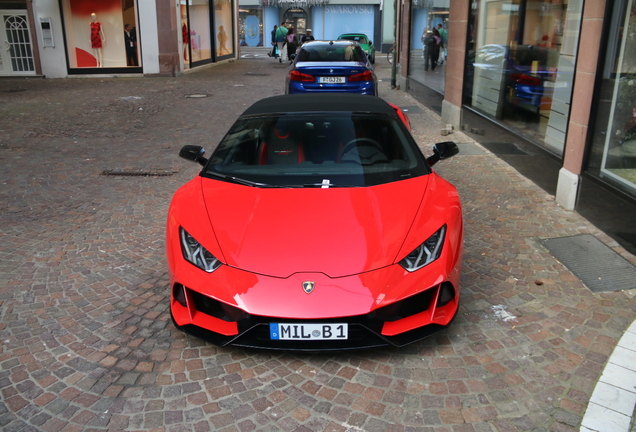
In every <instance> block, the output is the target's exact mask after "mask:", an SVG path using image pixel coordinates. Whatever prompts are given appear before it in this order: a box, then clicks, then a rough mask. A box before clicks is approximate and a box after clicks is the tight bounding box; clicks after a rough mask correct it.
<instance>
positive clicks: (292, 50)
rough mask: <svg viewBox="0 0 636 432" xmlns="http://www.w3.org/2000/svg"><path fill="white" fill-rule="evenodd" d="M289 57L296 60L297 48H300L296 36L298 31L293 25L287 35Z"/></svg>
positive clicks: (290, 59)
mask: <svg viewBox="0 0 636 432" xmlns="http://www.w3.org/2000/svg"><path fill="white" fill-rule="evenodd" d="M285 38H286V39H287V41H286V42H287V58H288V59H289V61H290V62H291V61H292V60H294V56H295V55H296V50H297V49H298V38H297V37H296V33H295V31H294V28H293V27H290V28H289V30H288V32H287V36H286V37H285Z"/></svg>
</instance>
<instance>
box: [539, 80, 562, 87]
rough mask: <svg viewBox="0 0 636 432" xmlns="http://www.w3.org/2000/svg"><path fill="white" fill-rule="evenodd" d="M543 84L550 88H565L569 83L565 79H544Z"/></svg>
mask: <svg viewBox="0 0 636 432" xmlns="http://www.w3.org/2000/svg"><path fill="white" fill-rule="evenodd" d="M543 85H544V86H545V87H548V88H563V87H567V86H568V83H567V82H565V81H556V82H554V81H544V83H543Z"/></svg>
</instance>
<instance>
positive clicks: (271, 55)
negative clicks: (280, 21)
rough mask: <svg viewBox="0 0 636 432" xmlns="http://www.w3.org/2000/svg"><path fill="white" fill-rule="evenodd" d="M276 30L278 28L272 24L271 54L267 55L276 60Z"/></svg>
mask: <svg viewBox="0 0 636 432" xmlns="http://www.w3.org/2000/svg"><path fill="white" fill-rule="evenodd" d="M277 29H278V26H277V25H276V24H274V30H272V52H268V53H267V55H268V56H270V57H274V58H276V57H277V55H276V30H277Z"/></svg>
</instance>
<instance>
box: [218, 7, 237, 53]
mask: <svg viewBox="0 0 636 432" xmlns="http://www.w3.org/2000/svg"><path fill="white" fill-rule="evenodd" d="M214 25H215V27H216V35H215V36H216V56H217V58H218V57H225V56H230V55H233V54H234V44H233V43H232V38H231V35H232V34H234V26H233V24H232V3H231V2H230V1H228V0H214Z"/></svg>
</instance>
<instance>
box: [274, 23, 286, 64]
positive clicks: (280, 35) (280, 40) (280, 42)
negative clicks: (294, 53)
mask: <svg viewBox="0 0 636 432" xmlns="http://www.w3.org/2000/svg"><path fill="white" fill-rule="evenodd" d="M286 37H287V27H285V21H283V22H282V23H280V25H279V26H278V28H277V29H276V46H278V55H279V56H280V57H279V58H278V61H279V62H280V63H282V62H283V60H284V61H287V53H286V52H285V51H283V47H284V46H285V42H287V39H286Z"/></svg>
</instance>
